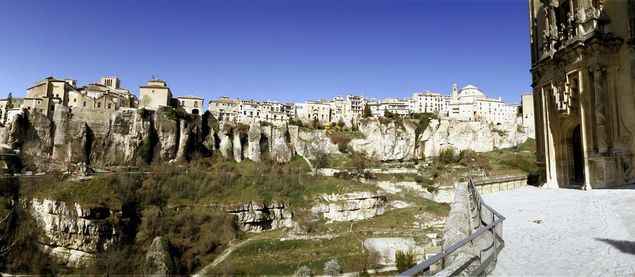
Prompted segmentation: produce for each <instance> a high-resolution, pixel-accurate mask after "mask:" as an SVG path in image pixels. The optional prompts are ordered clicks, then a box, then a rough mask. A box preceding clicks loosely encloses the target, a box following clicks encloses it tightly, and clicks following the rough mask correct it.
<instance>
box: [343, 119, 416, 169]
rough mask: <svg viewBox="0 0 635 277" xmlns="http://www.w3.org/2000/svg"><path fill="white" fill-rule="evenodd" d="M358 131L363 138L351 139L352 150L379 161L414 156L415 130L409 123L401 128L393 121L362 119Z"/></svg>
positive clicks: (405, 158)
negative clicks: (383, 121)
mask: <svg viewBox="0 0 635 277" xmlns="http://www.w3.org/2000/svg"><path fill="white" fill-rule="evenodd" d="M359 131H360V132H362V133H363V134H364V136H365V138H363V139H354V140H352V141H351V147H352V148H353V151H356V152H359V153H362V154H364V155H366V157H368V158H370V159H374V160H379V161H391V160H413V159H415V158H416V156H415V144H416V143H415V130H414V128H413V127H412V126H410V125H409V124H404V126H403V128H402V127H401V126H397V125H396V124H395V123H394V122H390V123H388V124H383V123H381V122H379V121H378V120H363V121H362V123H361V124H360V127H359Z"/></svg>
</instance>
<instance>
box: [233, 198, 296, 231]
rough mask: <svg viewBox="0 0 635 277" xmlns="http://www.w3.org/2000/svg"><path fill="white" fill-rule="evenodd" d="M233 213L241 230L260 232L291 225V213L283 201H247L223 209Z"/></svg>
mask: <svg viewBox="0 0 635 277" xmlns="http://www.w3.org/2000/svg"><path fill="white" fill-rule="evenodd" d="M225 210H226V211H227V213H229V214H231V215H235V216H236V217H237V219H238V224H239V225H240V228H241V229H242V230H243V231H247V232H261V231H266V230H272V229H278V228H284V227H293V213H292V212H291V211H290V210H289V209H288V207H286V205H285V204H284V203H278V202H274V203H271V204H269V205H265V204H262V203H256V202H249V203H245V204H238V205H233V206H231V207H228V208H226V209H225Z"/></svg>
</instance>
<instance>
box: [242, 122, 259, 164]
mask: <svg viewBox="0 0 635 277" xmlns="http://www.w3.org/2000/svg"><path fill="white" fill-rule="evenodd" d="M261 138H262V128H261V127H260V125H259V124H252V125H251V126H249V133H248V135H247V151H246V154H245V158H247V159H250V160H252V161H254V162H259V161H260V154H261V152H262V150H261V149H260V148H261V147H260V139H261Z"/></svg>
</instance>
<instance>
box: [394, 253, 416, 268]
mask: <svg viewBox="0 0 635 277" xmlns="http://www.w3.org/2000/svg"><path fill="white" fill-rule="evenodd" d="M395 263H396V264H397V271H399V272H404V271H406V270H408V269H409V268H411V267H413V266H415V265H417V263H415V255H414V253H412V251H406V252H404V251H401V250H398V251H397V252H396V253H395Z"/></svg>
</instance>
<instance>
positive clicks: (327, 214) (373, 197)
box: [311, 191, 388, 222]
mask: <svg viewBox="0 0 635 277" xmlns="http://www.w3.org/2000/svg"><path fill="white" fill-rule="evenodd" d="M317 202H318V203H316V204H315V205H314V206H313V207H312V208H311V212H313V213H316V214H319V215H321V216H322V217H324V219H326V220H327V222H334V221H357V220H364V219H368V218H372V217H375V216H377V215H381V214H383V213H384V212H385V211H386V208H387V206H388V202H387V200H386V196H384V195H380V194H376V193H372V192H367V191H363V192H351V193H346V194H323V195H320V197H319V199H318V201H317Z"/></svg>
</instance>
